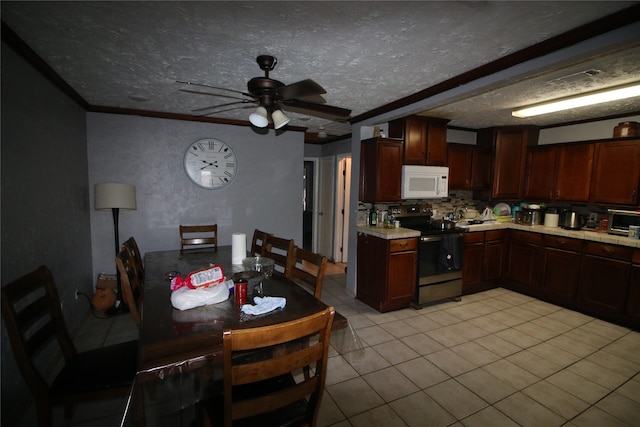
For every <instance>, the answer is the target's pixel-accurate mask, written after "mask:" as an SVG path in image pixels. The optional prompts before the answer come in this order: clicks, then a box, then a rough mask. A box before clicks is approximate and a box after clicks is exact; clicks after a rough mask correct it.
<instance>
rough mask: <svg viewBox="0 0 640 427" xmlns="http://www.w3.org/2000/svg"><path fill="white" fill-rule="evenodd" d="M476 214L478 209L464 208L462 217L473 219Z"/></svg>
mask: <svg viewBox="0 0 640 427" xmlns="http://www.w3.org/2000/svg"><path fill="white" fill-rule="evenodd" d="M477 216H478V211H477V210H476V209H465V211H464V218H465V219H474V218H476V217H477Z"/></svg>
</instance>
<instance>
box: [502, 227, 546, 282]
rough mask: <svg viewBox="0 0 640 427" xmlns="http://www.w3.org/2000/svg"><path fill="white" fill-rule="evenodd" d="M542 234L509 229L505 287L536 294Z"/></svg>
mask: <svg viewBox="0 0 640 427" xmlns="http://www.w3.org/2000/svg"><path fill="white" fill-rule="evenodd" d="M541 244H542V236H541V235H540V234H536V233H529V232H526V231H516V230H510V231H509V256H508V260H507V266H506V270H507V279H508V280H507V281H506V285H507V287H510V288H513V289H514V290H516V291H520V292H523V293H525V294H528V295H537V294H538V292H537V282H538V280H537V279H538V276H537V272H538V270H539V268H540V259H539V254H540V247H541Z"/></svg>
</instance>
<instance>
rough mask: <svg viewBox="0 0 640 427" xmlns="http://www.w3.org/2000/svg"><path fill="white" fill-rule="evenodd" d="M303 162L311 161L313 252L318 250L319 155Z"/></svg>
mask: <svg viewBox="0 0 640 427" xmlns="http://www.w3.org/2000/svg"><path fill="white" fill-rule="evenodd" d="M304 161H305V162H311V163H313V194H312V195H311V197H312V199H313V211H312V212H313V214H312V215H311V233H312V234H313V235H312V237H311V250H312V251H313V252H317V251H318V227H319V225H318V199H319V196H318V179H319V178H320V171H319V170H318V167H319V165H320V158H319V157H305V158H304Z"/></svg>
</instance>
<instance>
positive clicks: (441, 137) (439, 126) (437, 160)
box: [426, 120, 447, 166]
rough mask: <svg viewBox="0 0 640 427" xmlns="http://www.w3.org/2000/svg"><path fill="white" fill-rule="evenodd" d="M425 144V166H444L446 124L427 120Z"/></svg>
mask: <svg viewBox="0 0 640 427" xmlns="http://www.w3.org/2000/svg"><path fill="white" fill-rule="evenodd" d="M426 142H427V161H426V165H429V166H445V165H446V164H447V122H446V121H437V120H429V121H428V124H427V139H426Z"/></svg>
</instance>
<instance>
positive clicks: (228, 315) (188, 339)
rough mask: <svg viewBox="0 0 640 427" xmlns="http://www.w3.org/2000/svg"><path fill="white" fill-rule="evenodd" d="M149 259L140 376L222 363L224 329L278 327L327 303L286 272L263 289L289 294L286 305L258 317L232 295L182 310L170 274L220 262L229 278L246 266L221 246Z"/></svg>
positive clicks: (156, 254) (338, 324) (343, 321)
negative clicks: (173, 300)
mask: <svg viewBox="0 0 640 427" xmlns="http://www.w3.org/2000/svg"><path fill="white" fill-rule="evenodd" d="M144 260H145V261H144V262H145V281H144V298H143V304H142V323H141V326H140V338H139V342H140V343H139V363H138V367H139V369H138V371H139V372H138V377H139V379H143V380H144V379H145V378H147V377H149V376H152V377H157V376H166V375H170V374H171V373H172V372H174V371H175V370H176V369H181V370H185V369H189V368H193V367H199V366H201V365H202V364H205V363H206V364H211V363H213V364H217V363H221V360H222V359H221V355H222V332H223V330H224V329H235V328H252V327H258V326H267V325H273V324H277V323H281V322H286V321H290V320H294V319H298V318H301V317H304V316H308V315H310V314H313V313H316V312H319V311H321V310H323V309H324V308H326V307H327V305H326V304H324V303H323V302H322V301H320V300H319V299H317V298H315V297H314V296H313V295H312V294H310V293H309V292H307V291H306V290H304V289H303V288H301V287H300V286H298V285H296V284H295V283H294V282H293V281H291V280H289V279H288V278H286V277H285V276H284V275H283V274H280V273H278V272H274V274H273V275H272V276H271V277H270V278H268V279H266V280H263V292H264V295H266V296H274V297H276V296H277V297H284V298H286V305H285V307H284V308H283V309H277V310H275V311H272V312H270V313H266V314H263V315H258V316H253V315H248V314H244V313H242V312H241V310H240V307H238V306H237V305H236V304H235V299H234V298H233V297H231V298H229V299H228V300H225V301H223V302H220V303H217V304H211V305H206V306H201V307H196V308H192V309H189V310H178V309H176V308H173V306H172V305H171V301H170V298H171V292H172V291H171V288H170V281H169V279H168V273H169V272H171V271H177V272H179V274H180V275H181V276H183V277H184V276H186V275H187V274H188V273H190V272H192V271H195V270H199V269H201V268H205V267H209V266H211V265H216V264H217V265H220V266H221V267H222V269H223V271H224V274H225V276H226V277H229V278H231V277H232V276H233V275H234V273H238V272H242V271H244V270H246V269H245V268H244V267H243V266H242V265H234V264H232V263H231V246H220V247H218V249H217V251H213V250H212V249H210V250H197V251H192V252H190V251H185V252H184V253H180V251H179V250H172V251H160V252H149V253H147V254H146V255H145V258H144ZM251 295H252V289H249V290H248V298H247V299H248V300H249V299H250V297H251ZM345 326H346V319H344V317H342V316H339V318H338V321H337V322H336V325H335V329H340V328H343V327H345Z"/></svg>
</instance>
